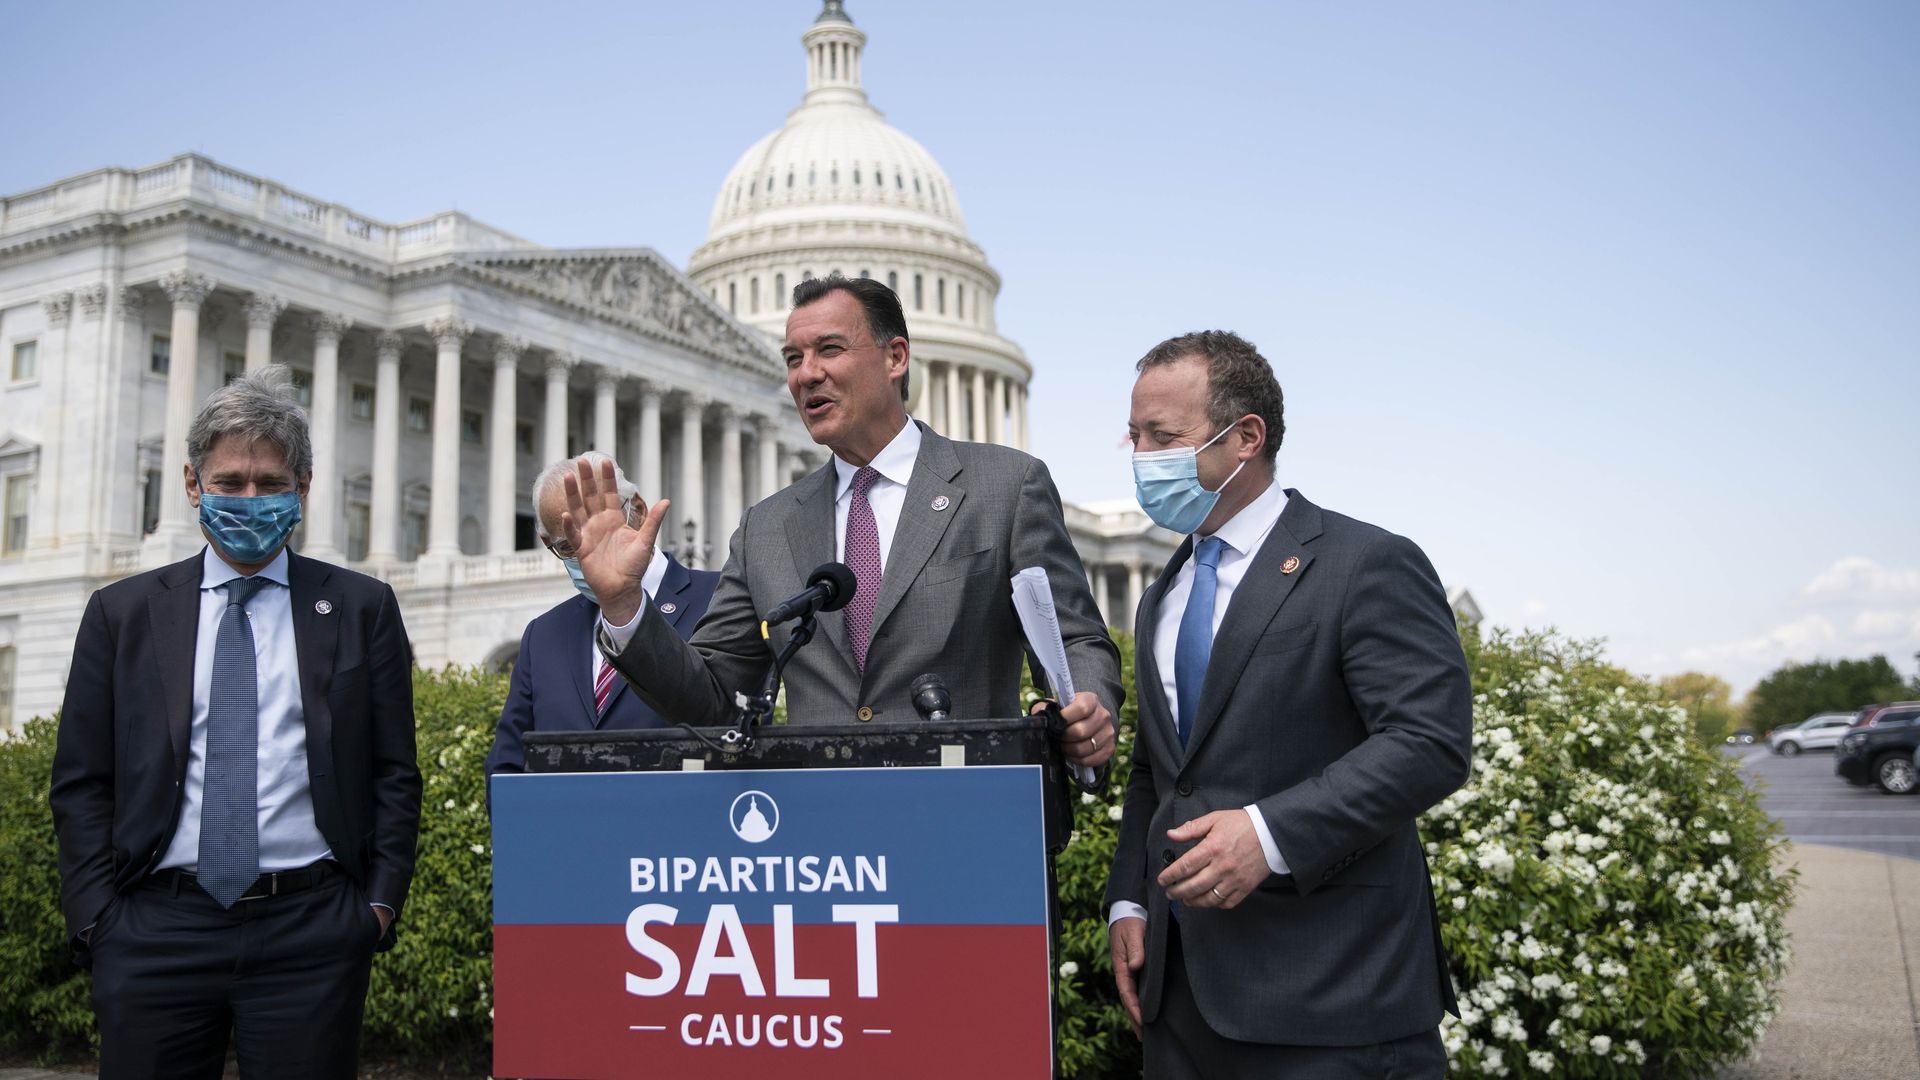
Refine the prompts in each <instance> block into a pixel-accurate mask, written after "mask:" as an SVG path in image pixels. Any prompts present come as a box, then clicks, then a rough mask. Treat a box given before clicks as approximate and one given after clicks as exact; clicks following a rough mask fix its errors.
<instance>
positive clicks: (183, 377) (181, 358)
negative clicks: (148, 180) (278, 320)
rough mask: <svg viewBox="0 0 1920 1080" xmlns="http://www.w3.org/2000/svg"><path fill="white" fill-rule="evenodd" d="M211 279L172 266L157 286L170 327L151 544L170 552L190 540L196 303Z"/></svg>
mask: <svg viewBox="0 0 1920 1080" xmlns="http://www.w3.org/2000/svg"><path fill="white" fill-rule="evenodd" d="M213 286H214V282H213V279H212V278H210V277H208V276H207V275H205V274H196V273H193V272H192V271H189V270H175V271H174V272H172V273H170V274H168V275H167V276H165V277H163V278H161V279H160V288H161V290H162V291H163V292H165V293H166V294H167V299H168V300H171V301H173V329H172V339H171V342H170V343H169V346H168V348H169V350H170V359H169V360H168V362H167V412H166V427H165V429H164V430H165V435H164V436H162V438H163V441H162V443H161V448H160V524H159V526H158V527H157V528H156V529H155V530H154V532H153V537H152V540H151V541H150V542H149V543H150V544H152V545H156V546H158V547H159V548H161V549H164V550H162V551H161V553H160V557H161V558H165V557H166V555H167V554H170V553H171V548H170V547H169V546H168V545H179V546H180V547H181V548H182V549H183V550H184V548H185V547H187V546H191V544H192V542H193V540H194V534H195V531H196V530H195V529H194V526H193V511H192V509H191V508H190V507H189V506H188V505H187V490H186V487H185V483H184V481H185V477H186V474H187V428H188V427H189V426H190V425H192V423H193V412H194V407H195V406H196V405H198V404H199V401H200V395H199V392H198V386H197V384H198V381H199V379H198V376H199V373H200V305H201V304H203V303H205V302H206V299H207V294H208V293H211V292H212V291H213Z"/></svg>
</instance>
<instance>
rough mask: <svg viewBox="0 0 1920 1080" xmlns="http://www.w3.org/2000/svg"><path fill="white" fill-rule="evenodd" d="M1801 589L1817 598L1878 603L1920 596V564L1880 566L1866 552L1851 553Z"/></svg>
mask: <svg viewBox="0 0 1920 1080" xmlns="http://www.w3.org/2000/svg"><path fill="white" fill-rule="evenodd" d="M1802 591H1803V593H1804V594H1805V595H1806V596H1808V597H1811V598H1813V599H1817V600H1852V601H1856V602H1860V603H1879V604H1885V603H1888V602H1889V601H1895V602H1897V601H1900V600H1906V599H1914V600H1920V567H1896V566H1881V565H1880V564H1879V563H1877V562H1874V561H1873V560H1872V559H1869V558H1865V557H1864V556H1860V555H1850V556H1848V557H1847V558H1844V559H1840V560H1839V561H1837V562H1835V563H1834V564H1833V565H1832V566H1829V567H1827V568H1826V569H1825V570H1822V571H1821V572H1820V573H1819V574H1817V575H1815V576H1814V579H1813V580H1812V581H1810V582H1808V583H1807V587H1806V588H1805V589H1804V590H1802Z"/></svg>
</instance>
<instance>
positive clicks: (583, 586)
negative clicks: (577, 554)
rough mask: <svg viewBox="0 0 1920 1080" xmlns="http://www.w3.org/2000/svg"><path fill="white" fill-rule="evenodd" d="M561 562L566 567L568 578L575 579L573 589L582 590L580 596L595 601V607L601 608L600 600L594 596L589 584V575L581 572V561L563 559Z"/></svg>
mask: <svg viewBox="0 0 1920 1080" xmlns="http://www.w3.org/2000/svg"><path fill="white" fill-rule="evenodd" d="M560 562H561V563H562V564H564V565H565V566H566V568H567V576H568V577H570V578H572V579H573V587H574V588H576V589H579V590H580V595H581V596H584V597H586V598H587V599H589V600H591V601H593V604H594V606H595V607H598V606H600V598H599V597H597V596H595V595H593V586H591V585H589V584H587V575H586V574H584V573H581V571H580V560H579V559H561V560H560Z"/></svg>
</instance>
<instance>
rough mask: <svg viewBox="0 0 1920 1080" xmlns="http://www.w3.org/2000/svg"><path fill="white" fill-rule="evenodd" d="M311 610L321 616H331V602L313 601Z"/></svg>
mask: <svg viewBox="0 0 1920 1080" xmlns="http://www.w3.org/2000/svg"><path fill="white" fill-rule="evenodd" d="M313 610H315V611H317V612H319V613H320V614H322V615H331V614H333V601H331V600H315V601H314V602H313Z"/></svg>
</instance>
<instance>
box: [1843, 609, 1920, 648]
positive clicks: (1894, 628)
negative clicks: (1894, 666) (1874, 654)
mask: <svg viewBox="0 0 1920 1080" xmlns="http://www.w3.org/2000/svg"><path fill="white" fill-rule="evenodd" d="M1847 633H1848V635H1849V636H1851V637H1855V638H1860V639H1862V640H1866V641H1884V640H1888V639H1896V640H1897V639H1900V638H1907V637H1920V610H1914V611H1887V610H1871V611H1863V612H1861V613H1859V614H1858V615H1855V616H1854V617H1853V622H1852V623H1851V624H1850V625H1849V626H1848V627H1847Z"/></svg>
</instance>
